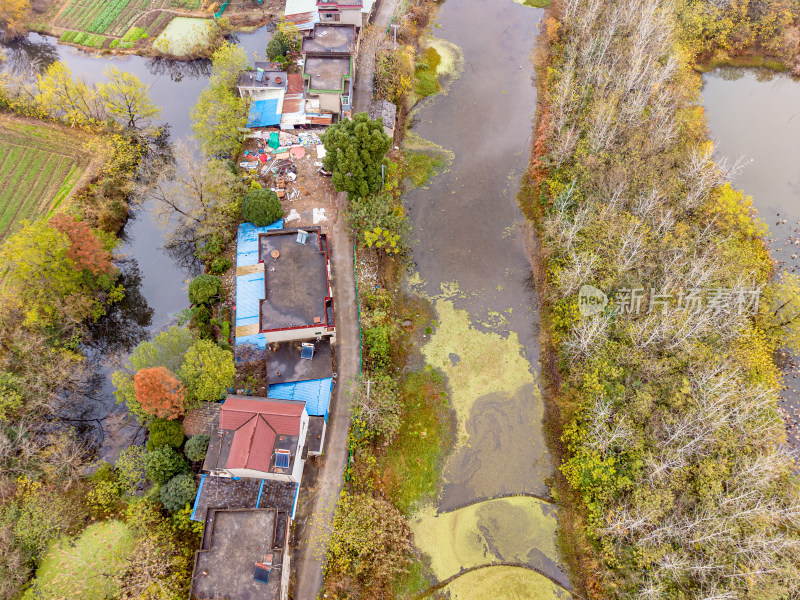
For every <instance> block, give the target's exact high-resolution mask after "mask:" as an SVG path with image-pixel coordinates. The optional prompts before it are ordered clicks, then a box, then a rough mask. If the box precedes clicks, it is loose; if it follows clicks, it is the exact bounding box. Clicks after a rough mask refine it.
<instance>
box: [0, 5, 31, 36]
mask: <svg viewBox="0 0 800 600" xmlns="http://www.w3.org/2000/svg"><path fill="white" fill-rule="evenodd" d="M30 12H31V3H30V0H3V2H0V34H2V36H0V37H2V38H5V39H6V40H8V41H11V40H13V39H15V38H17V37H19V36H21V35H23V34H24V33H25V31H26V23H27V21H28V17H29V16H30Z"/></svg>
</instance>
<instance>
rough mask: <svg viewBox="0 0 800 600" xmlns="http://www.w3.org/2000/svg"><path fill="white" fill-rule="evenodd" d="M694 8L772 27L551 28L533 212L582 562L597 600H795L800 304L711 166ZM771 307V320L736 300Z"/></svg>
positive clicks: (748, 213)
mask: <svg viewBox="0 0 800 600" xmlns="http://www.w3.org/2000/svg"><path fill="white" fill-rule="evenodd" d="M773 4H774V3H759V6H760V7H761V9H763V10H766V11H767V13H768V14H765V15H764V17H763V19H762V21H761V22H762V23H763V22H765V20H769V19H771V18H776V19H777V18H778V17H779V15H776V14H774V13H770V11H771V10H772V8H773ZM687 5H693V6H696V7H697V8H698V10H702V11H706V12H707V13H708V14H716V13H715V11H723V12H725V11H733V10H738V9H740V8H742V6H745V5H747V6H749V7H750V8H747V10H751V9H755V8H756V4H755V3H749V4H748V3H746V2H745V3H716V4H714V3H708V2H695V3H678V4H677V5H674V4H672V3H668V2H641V1H640V0H617V1H614V2H611V3H605V4H602V5H601V4H600V3H597V2H591V1H589V0H566V1H565V2H563V4H562V5H561V10H560V11H559V13H558V14H559V18H558V20H557V21H556V20H555V19H551V20H550V21H549V22H548V23H546V34H545V35H546V37H547V40H546V42H547V44H546V48H545V51H544V52H543V54H542V55H541V56H540V57H539V72H540V75H541V77H542V81H541V86H542V90H543V92H544V93H543V96H544V99H545V108H544V110H543V111H542V114H541V115H540V126H539V130H538V138H537V140H536V143H535V152H536V159H535V161H534V163H533V164H532V169H531V178H532V183H534V184H535V188H534V189H535V190H536V191H537V192H538V194H539V202H535V203H532V206H531V208H532V209H533V210H534V211H535V212H537V214H538V219H539V225H540V227H541V232H542V235H543V239H544V244H545V246H546V248H547V250H548V256H549V260H548V263H547V265H546V266H547V280H548V283H549V290H548V294H547V297H546V300H547V304H548V313H547V314H548V315H549V320H550V326H551V334H552V338H553V341H554V342H555V344H556V347H557V349H558V356H559V359H560V362H559V365H560V368H561V373H562V376H563V380H562V382H561V388H560V391H559V393H558V401H559V404H560V406H561V408H562V410H563V415H564V421H565V423H564V434H563V442H564V444H565V456H564V462H563V464H562V466H561V471H562V473H563V474H564V476H565V478H566V481H567V483H568V485H569V487H570V488H571V490H572V493H571V495H568V496H567V498H566V499H567V500H568V501H571V502H572V503H573V506H574V507H575V509H576V510H575V511H573V512H574V513H575V514H578V515H580V521H581V522H580V523H578V524H572V525H573V526H571V527H569V528H567V530H568V531H572V532H580V533H574V535H573V538H572V539H571V540H570V541H569V544H570V546H571V547H572V551H571V552H570V553H569V554H570V555H571V556H577V558H576V560H577V561H578V563H579V564H578V565H576V567H577V569H576V572H577V573H579V574H581V575H582V578H581V579H580V580H579V581H577V582H576V583H577V584H578V585H579V586H580V587H581V588H582V591H583V592H585V593H586V594H590V595H591V596H592V597H605V598H653V599H656V598H658V599H669V598H675V599H678V598H688V597H692V598H754V599H755V598H776V599H777V598H786V597H790V596H791V595H792V594H795V593H797V592H798V591H800V590H799V589H798V582H799V581H800V567H798V565H800V487H798V484H797V480H796V478H795V477H794V476H793V469H794V468H795V463H794V459H793V457H792V456H791V454H790V453H789V452H788V451H787V449H786V447H785V446H784V445H783V444H784V439H785V432H784V423H783V421H782V419H781V418H780V415H779V413H778V411H777V395H778V391H779V386H780V380H779V376H778V372H777V369H776V367H775V364H774V359H773V356H774V353H775V351H776V348H777V347H778V346H781V345H783V344H785V343H786V342H789V341H794V340H796V339H797V336H796V333H795V331H796V330H797V328H798V327H799V326H800V324H799V323H798V322H797V321H796V314H794V315H792V314H790V313H789V312H788V311H787V310H786V308H787V302H786V301H787V299H788V298H790V297H796V296H797V294H798V291H800V290H799V289H798V288H797V287H796V286H795V284H793V283H792V282H791V281H785V282H784V283H782V284H779V285H776V284H774V283H772V282H771V280H770V277H771V273H772V264H771V261H770V259H769V256H768V254H767V252H766V250H765V248H764V243H763V238H762V234H763V232H764V231H765V227H764V226H763V224H760V223H759V222H757V221H756V220H755V217H754V214H753V212H752V209H751V207H750V202H749V200H748V199H747V198H745V197H744V196H743V195H742V194H741V193H739V192H736V191H734V190H733V189H731V188H730V186H728V185H727V184H726V181H727V179H728V176H729V170H727V169H726V166H725V165H723V164H720V163H717V162H715V160H714V159H713V156H712V151H713V147H712V146H710V145H709V144H708V142H707V141H706V136H707V132H706V126H705V122H704V120H703V117H702V112H701V111H700V110H699V109H698V108H697V106H696V99H697V90H698V80H697V78H696V76H695V75H694V74H693V73H692V71H691V68H690V67H691V65H692V62H691V61H692V60H693V58H694V57H696V56H697V55H698V53H700V52H702V51H703V48H702V47H698V46H696V45H695V44H694V43H693V42H688V41H687V40H689V39H690V38H691V39H692V40H696V39H697V36H696V35H695V34H694V32H692V31H691V30H690V29H688V26H687V24H686V22H685V19H686V17H687V14H686V7H687ZM737 7H738V8H737ZM676 11H677V12H676ZM745 21H746V19H745ZM753 25H754V26H758V25H757V24H753ZM748 26H750V25H748ZM709 39H710V40H711V42H712V43H713V44H725V43H732V42H730V40H726V39H723V38H721V37H718V36H717V35H716V34H711V35H710V37H709ZM586 284H591V285H593V286H596V287H598V288H600V289H602V290H604V291H606V292H607V293H608V295H609V296H610V297H611V300H610V303H609V306H608V307H607V308H606V309H605V310H604V311H602V312H601V313H600V314H597V315H594V316H582V315H581V314H580V312H579V310H578V306H579V305H578V293H579V290H580V288H581V287H582V286H584V285H586ZM637 288H643V289H645V290H648V292H649V293H647V297H646V299H645V300H644V303H643V305H644V306H643V310H642V309H641V308H640V307H641V306H642V305H641V304H639V305H638V306H637V305H636V304H632V302H631V291H632V290H634V289H637ZM787 288H791V291H789V289H787ZM650 290H653V291H650ZM720 290H722V291H720ZM762 290H763V291H764V294H763V295H762V302H761V304H760V305H759V306H758V307H754V306H750V308H748V309H746V310H741V309H740V308H741V307H740V305H737V304H736V303H735V300H732V299H735V298H741V297H743V295H746V294H748V293H750V294H753V293H759V292H761V291H762ZM688 291H693V292H694V293H695V295H696V296H697V297H699V298H700V300H699V302H696V303H695V304H693V307H692V309H691V310H687V305H686V303H685V302H684V300H685V298H686V293H687V292H688ZM721 293H723V294H726V295H723V296H720V294H721ZM712 297H714V298H716V300H714V301H712V300H710V298H712ZM719 298H723V300H719ZM724 298H727V299H728V303H727V304H725V300H724ZM779 298H780V299H779ZM654 301H657V302H658V304H657V306H658V308H657V309H656V310H648V304H650V303H651V302H654ZM650 306H652V304H650ZM792 317H793V318H794V319H795V320H793V318H792ZM581 535H582V536H585V537H581Z"/></svg>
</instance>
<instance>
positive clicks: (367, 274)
mask: <svg viewBox="0 0 800 600" xmlns="http://www.w3.org/2000/svg"><path fill="white" fill-rule="evenodd" d="M379 140H383V141H379ZM388 141H389V140H388V138H387V137H386V136H385V134H384V133H383V128H382V125H381V124H380V121H377V120H376V121H370V120H369V119H367V117H366V115H365V114H357V115H355V116H354V121H351V122H349V123H343V124H341V125H334V126H333V127H331V128H330V129H329V132H328V133H326V134H325V136H323V142H324V143H325V145H326V150H327V154H326V159H328V158H329V157H330V159H329V160H328V162H327V163H326V168H328V169H331V170H332V171H333V173H334V178H335V177H336V173H337V171H339V170H342V169H348V168H350V167H348V166H347V161H346V160H345V161H339V160H337V157H349V156H353V153H352V149H353V148H356V147H358V146H359V145H361V144H366V145H368V146H369V147H370V148H372V149H373V150H376V149H377V150H376V151H375V152H374V154H373V155H372V156H373V158H374V161H372V162H370V161H365V162H364V163H363V166H364V172H363V174H362V176H361V177H360V178H356V180H355V181H353V180H347V181H344V182H343V183H342V184H341V186H340V188H339V189H341V190H342V191H348V192H349V194H348V209H347V212H346V215H345V216H346V218H347V222H348V224H349V226H350V229H351V232H352V234H353V237H354V239H355V240H356V245H357V266H356V269H357V285H358V297H359V309H360V315H361V341H362V356H363V361H362V369H361V376H360V379H359V380H358V381H357V382H356V383H355V384H354V386H353V392H352V397H351V402H352V404H353V426H352V429H351V432H350V452H351V456H352V461H351V462H350V465H349V467H348V470H347V472H346V474H345V480H346V484H345V489H344V491H343V492H342V497H341V499H340V502H339V506H338V508H337V512H336V517H335V519H334V524H333V526H334V531H333V533H332V537H331V542H330V546H329V549H328V555H327V563H326V573H325V593H327V594H328V597H329V598H339V599H344V598H351V597H359V598H376V599H377V598H390V597H402V598H405V597H413V595H414V594H416V593H418V592H420V591H421V590H423V589H425V588H426V587H427V585H428V584H427V581H426V579H425V578H424V576H423V567H422V565H421V563H419V562H418V559H417V557H416V556H415V555H414V553H413V544H412V542H411V530H410V528H409V525H408V519H409V517H410V516H411V515H412V514H413V513H414V512H415V510H416V509H417V508H418V507H419V506H420V505H421V504H422V503H423V502H425V501H427V500H430V499H432V498H433V497H435V494H436V492H437V489H438V480H439V469H440V467H441V461H442V459H443V457H444V453H445V451H446V448H447V447H448V446H449V444H450V439H451V435H452V432H451V427H452V416H451V413H450V408H449V404H448V400H447V393H446V391H445V385H444V381H443V378H442V376H441V375H440V374H439V373H438V372H437V371H435V370H433V369H431V368H429V367H424V366H422V367H420V368H418V369H417V370H412V371H410V372H405V369H404V367H405V365H406V364H407V361H408V359H409V353H410V352H411V351H412V347H413V345H414V343H415V340H416V339H417V338H419V337H420V336H421V332H422V330H423V328H424V326H425V324H427V323H428V322H429V321H430V312H429V308H428V307H427V306H426V305H424V304H423V303H422V302H421V301H417V300H412V299H411V298H409V297H407V296H406V295H405V294H404V292H403V291H402V289H401V286H400V280H401V278H402V276H403V273H404V272H405V269H406V266H407V265H406V260H407V259H406V253H407V251H408V243H409V236H410V233H411V231H410V225H409V223H408V217H407V215H406V212H405V207H404V206H403V203H402V191H403V185H402V181H403V179H404V175H405V171H404V163H403V161H402V155H398V154H395V155H393V157H392V158H385V157H384V153H385V152H386V151H387V150H388V148H389V143H387V142H388ZM337 148H339V151H337ZM345 148H350V149H351V150H349V151H345V150H344V149H345ZM381 164H383V166H384V172H385V174H386V175H385V179H384V182H383V184H381V176H380V173H381V171H380V165H381ZM334 181H336V179H334ZM370 182H372V183H370ZM359 190H361V191H359ZM362 192H363V193H365V194H366V195H361V194H362ZM401 370H402V371H403V374H400V373H399V371H401Z"/></svg>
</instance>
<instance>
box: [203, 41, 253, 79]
mask: <svg viewBox="0 0 800 600" xmlns="http://www.w3.org/2000/svg"><path fill="white" fill-rule="evenodd" d="M249 66H250V61H248V60H247V53H246V52H245V50H244V48H242V47H240V46H237V45H236V44H232V43H230V42H225V43H223V44H222V45H221V46H220V47H219V48H217V49H216V50H215V51H214V54H213V55H212V56H211V79H210V84H211V86H212V87H223V88H226V89H230V90H232V89H233V88H234V87H235V86H236V80H237V79H238V77H239V71H244V70H245V69H247V68H248V67H249Z"/></svg>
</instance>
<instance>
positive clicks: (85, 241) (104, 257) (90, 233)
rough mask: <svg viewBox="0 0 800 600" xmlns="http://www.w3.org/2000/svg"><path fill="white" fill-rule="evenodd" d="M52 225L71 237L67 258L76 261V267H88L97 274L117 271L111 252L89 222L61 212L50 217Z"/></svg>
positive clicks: (78, 268) (108, 273)
mask: <svg viewBox="0 0 800 600" xmlns="http://www.w3.org/2000/svg"><path fill="white" fill-rule="evenodd" d="M50 225H52V226H53V227H54V228H55V229H57V230H58V231H60V232H61V233H63V234H64V235H66V236H67V237H68V238H69V241H70V247H69V251H68V252H67V258H70V259H72V261H73V262H74V263H75V269H77V270H79V271H80V270H83V269H87V270H88V271H91V273H92V275H95V276H96V275H100V274H101V273H104V274H106V275H111V274H112V273H114V271H116V267H115V266H114V264H113V263H112V262H111V252H109V251H108V250H107V249H106V247H105V246H104V244H103V241H102V240H101V239H100V237H99V236H98V235H97V233H96V232H95V231H94V230H92V228H91V227H89V225H88V224H87V223H85V222H83V221H77V220H76V219H75V217H73V216H72V215H67V214H64V213H59V214H57V215H56V216H54V217H53V218H52V219H50Z"/></svg>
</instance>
